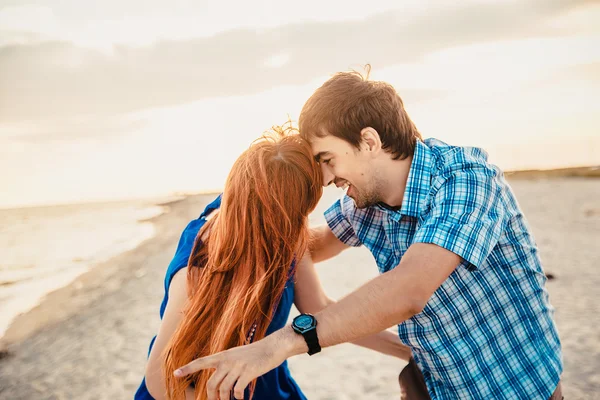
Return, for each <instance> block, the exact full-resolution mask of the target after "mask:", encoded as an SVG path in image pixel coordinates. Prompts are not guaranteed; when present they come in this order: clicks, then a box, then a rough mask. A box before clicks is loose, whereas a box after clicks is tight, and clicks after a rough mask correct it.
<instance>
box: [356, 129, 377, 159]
mask: <svg viewBox="0 0 600 400" xmlns="http://www.w3.org/2000/svg"><path fill="white" fill-rule="evenodd" d="M360 136H361V149H362V150H366V151H370V152H372V153H373V154H377V153H379V152H380V151H381V146H382V144H381V138H380V137H379V133H378V132H377V131H376V130H375V129H374V128H371V127H370V126H368V127H366V128H363V129H362V130H361V131H360Z"/></svg>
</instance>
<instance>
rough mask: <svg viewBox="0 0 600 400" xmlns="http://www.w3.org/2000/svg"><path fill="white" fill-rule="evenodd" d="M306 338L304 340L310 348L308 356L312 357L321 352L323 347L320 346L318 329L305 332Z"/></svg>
mask: <svg viewBox="0 0 600 400" xmlns="http://www.w3.org/2000/svg"><path fill="white" fill-rule="evenodd" d="M302 336H304V340H306V345H307V346H308V355H309V356H312V355H313V354H316V353H318V352H320V351H321V345H320V344H319V338H318V337H317V329H316V328H315V329H311V330H310V331H308V332H304V334H303V335H302Z"/></svg>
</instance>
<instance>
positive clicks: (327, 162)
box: [321, 158, 331, 165]
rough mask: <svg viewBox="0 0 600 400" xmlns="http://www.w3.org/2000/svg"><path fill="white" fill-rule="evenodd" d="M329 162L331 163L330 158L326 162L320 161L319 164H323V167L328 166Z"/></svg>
mask: <svg viewBox="0 0 600 400" xmlns="http://www.w3.org/2000/svg"><path fill="white" fill-rule="evenodd" d="M330 162H331V158H329V159H327V160H321V163H322V164H325V165H329V163H330Z"/></svg>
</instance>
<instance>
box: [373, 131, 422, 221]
mask: <svg viewBox="0 0 600 400" xmlns="http://www.w3.org/2000/svg"><path fill="white" fill-rule="evenodd" d="M432 165H433V156H432V154H431V150H430V149H429V147H427V145H426V144H425V143H423V142H421V141H420V140H417V144H416V146H415V152H414V154H413V159H412V162H411V164H410V171H409V172H408V179H407V180H406V189H405V190H404V197H403V200H402V207H401V208H400V210H394V209H392V208H390V207H388V206H386V205H383V204H379V205H378V206H377V207H378V208H379V209H380V210H382V211H384V212H386V213H389V214H392V218H393V219H395V220H396V221H399V220H400V219H401V218H402V216H403V215H406V216H410V217H415V218H418V217H419V215H421V213H422V212H423V210H424V209H425V206H426V204H427V195H428V194H429V191H430V189H431V167H432Z"/></svg>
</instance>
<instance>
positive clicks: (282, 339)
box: [278, 325, 308, 359]
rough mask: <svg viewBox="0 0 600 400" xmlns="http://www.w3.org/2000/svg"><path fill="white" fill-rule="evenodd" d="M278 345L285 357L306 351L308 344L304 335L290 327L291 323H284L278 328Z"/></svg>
mask: <svg viewBox="0 0 600 400" xmlns="http://www.w3.org/2000/svg"><path fill="white" fill-rule="evenodd" d="M278 333H279V338H278V339H279V340H278V341H279V345H280V346H278V347H279V348H280V349H281V350H282V351H283V352H284V353H285V358H286V359H287V358H289V357H292V356H296V355H298V354H302V353H307V352H308V346H307V344H306V341H305V340H304V337H303V336H302V335H300V334H298V333H296V332H294V330H293V329H292V327H291V325H286V326H285V327H283V328H282V329H280V330H279V332H278Z"/></svg>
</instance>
